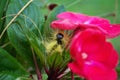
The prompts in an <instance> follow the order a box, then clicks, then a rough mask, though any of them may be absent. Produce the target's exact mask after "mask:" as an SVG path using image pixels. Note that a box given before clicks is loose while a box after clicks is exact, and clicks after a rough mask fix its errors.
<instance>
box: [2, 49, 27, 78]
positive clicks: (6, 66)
mask: <svg viewBox="0 0 120 80" xmlns="http://www.w3.org/2000/svg"><path fill="white" fill-rule="evenodd" d="M25 75H26V76H27V75H28V73H27V71H25V69H24V68H23V67H22V65H21V64H20V63H19V62H18V61H17V60H16V59H15V58H14V57H12V56H11V55H10V54H9V53H7V52H6V51H5V50H3V49H1V48H0V80H14V79H15V78H18V77H21V76H25Z"/></svg>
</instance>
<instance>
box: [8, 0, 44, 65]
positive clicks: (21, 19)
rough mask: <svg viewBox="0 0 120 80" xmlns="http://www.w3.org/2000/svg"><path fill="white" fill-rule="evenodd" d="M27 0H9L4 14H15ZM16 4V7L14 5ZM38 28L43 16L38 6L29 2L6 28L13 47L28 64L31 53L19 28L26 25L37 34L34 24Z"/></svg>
mask: <svg viewBox="0 0 120 80" xmlns="http://www.w3.org/2000/svg"><path fill="white" fill-rule="evenodd" d="M28 1H29V0H11V1H10V4H9V6H8V9H7V14H6V15H8V16H9V15H15V14H17V13H18V11H19V10H20V9H21V8H22V7H23V6H24V5H25V4H26V3H27V2H28ZM14 6H17V7H14ZM13 17H14V16H11V17H8V18H7V20H6V24H8V23H9V22H10V20H11V19H12V18H13ZM32 21H33V22H34V24H36V25H37V27H38V28H39V29H40V28H41V26H42V25H43V22H44V17H43V16H42V13H41V12H40V10H39V8H38V7H37V6H36V5H35V4H34V3H31V4H30V5H29V6H28V7H27V8H26V9H25V10H24V11H23V12H22V14H21V15H19V16H18V18H17V19H16V20H15V21H14V23H13V24H12V25H11V26H10V27H9V29H8V30H7V32H8V37H9V40H10V42H11V43H12V45H13V47H14V48H15V49H16V50H17V53H18V55H19V56H20V57H21V58H23V60H25V61H27V63H28V65H29V64H30V65H33V60H32V53H31V48H30V45H29V42H28V41H27V39H26V37H25V35H24V33H23V31H22V30H21V28H20V27H21V26H23V27H24V26H26V25H27V27H28V28H29V29H30V31H32V32H34V33H36V34H38V31H37V29H36V28H35V27H34V24H33V23H32Z"/></svg>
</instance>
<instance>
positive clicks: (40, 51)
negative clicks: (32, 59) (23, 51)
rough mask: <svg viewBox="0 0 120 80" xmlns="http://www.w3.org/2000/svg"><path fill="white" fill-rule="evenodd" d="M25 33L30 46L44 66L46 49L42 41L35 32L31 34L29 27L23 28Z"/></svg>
mask: <svg viewBox="0 0 120 80" xmlns="http://www.w3.org/2000/svg"><path fill="white" fill-rule="evenodd" d="M22 29H23V32H24V33H25V35H26V37H27V39H28V41H29V43H30V45H31V46H32V48H33V49H34V50H35V52H36V54H37V55H38V57H39V59H40V61H41V63H42V64H44V63H45V47H44V45H43V43H42V41H41V40H40V38H38V37H37V36H36V35H35V34H34V33H33V32H31V31H30V30H29V29H28V28H27V27H22Z"/></svg>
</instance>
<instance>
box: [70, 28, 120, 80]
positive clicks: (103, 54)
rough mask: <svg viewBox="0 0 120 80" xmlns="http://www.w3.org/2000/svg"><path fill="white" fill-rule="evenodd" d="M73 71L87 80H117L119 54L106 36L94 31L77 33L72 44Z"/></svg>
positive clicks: (88, 30) (71, 65)
mask: <svg viewBox="0 0 120 80" xmlns="http://www.w3.org/2000/svg"><path fill="white" fill-rule="evenodd" d="M70 54H71V57H72V59H73V60H74V62H72V63H69V64H68V66H69V67H70V68H71V70H72V71H73V72H74V73H76V74H78V75H80V76H82V77H84V78H86V79H87V80H117V73H116V71H115V68H116V66H117V64H118V54H117V52H116V51H115V49H114V48H113V46H112V44H111V43H110V42H107V41H106V39H105V36H104V35H103V34H101V33H100V32H98V31H93V30H92V29H87V30H84V31H83V32H77V33H76V34H75V35H74V37H73V39H72V41H71V44H70Z"/></svg>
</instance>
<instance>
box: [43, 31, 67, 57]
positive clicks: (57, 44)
mask: <svg viewBox="0 0 120 80" xmlns="http://www.w3.org/2000/svg"><path fill="white" fill-rule="evenodd" d="M68 42H69V38H68V36H67V35H66V34H65V32H63V31H55V33H53V37H52V38H51V39H50V40H49V41H48V42H46V43H45V47H46V50H47V53H48V54H53V53H54V52H58V53H60V54H61V55H62V52H63V50H64V49H65V48H66V46H67V44H68Z"/></svg>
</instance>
